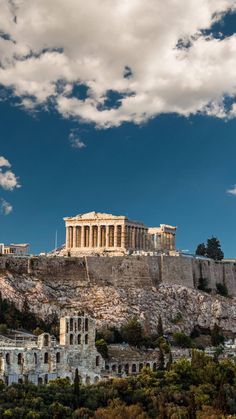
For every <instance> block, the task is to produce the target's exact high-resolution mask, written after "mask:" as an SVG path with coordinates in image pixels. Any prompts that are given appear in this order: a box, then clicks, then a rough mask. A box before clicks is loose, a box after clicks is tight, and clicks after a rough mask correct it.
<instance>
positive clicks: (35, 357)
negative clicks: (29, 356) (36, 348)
mask: <svg viewBox="0 0 236 419" xmlns="http://www.w3.org/2000/svg"><path fill="white" fill-rule="evenodd" d="M37 362H38V357H37V354H36V353H34V364H35V365H36V364H37Z"/></svg>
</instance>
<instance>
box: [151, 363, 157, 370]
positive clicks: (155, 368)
mask: <svg viewBox="0 0 236 419" xmlns="http://www.w3.org/2000/svg"><path fill="white" fill-rule="evenodd" d="M152 370H153V372H156V370H157V363H156V362H154V363H153V366H152Z"/></svg>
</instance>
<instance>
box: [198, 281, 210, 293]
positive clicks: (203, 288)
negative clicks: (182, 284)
mask: <svg viewBox="0 0 236 419" xmlns="http://www.w3.org/2000/svg"><path fill="white" fill-rule="evenodd" d="M208 283H209V281H208V279H207V278H199V285H198V289H199V290H200V291H204V292H207V293H208V294H210V292H211V288H208Z"/></svg>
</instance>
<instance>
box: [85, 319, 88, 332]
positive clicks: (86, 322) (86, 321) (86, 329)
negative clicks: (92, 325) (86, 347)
mask: <svg viewBox="0 0 236 419" xmlns="http://www.w3.org/2000/svg"><path fill="white" fill-rule="evenodd" d="M84 330H85V332H87V331H88V319H87V318H86V319H85V322H84Z"/></svg>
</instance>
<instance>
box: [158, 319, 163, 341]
mask: <svg viewBox="0 0 236 419" xmlns="http://www.w3.org/2000/svg"><path fill="white" fill-rule="evenodd" d="M157 334H158V337H161V336H163V335H164V331H163V324H162V318H161V316H160V315H159V317H158V323H157Z"/></svg>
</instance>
